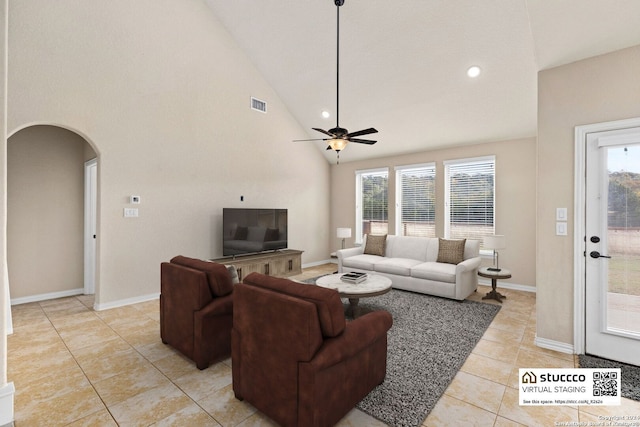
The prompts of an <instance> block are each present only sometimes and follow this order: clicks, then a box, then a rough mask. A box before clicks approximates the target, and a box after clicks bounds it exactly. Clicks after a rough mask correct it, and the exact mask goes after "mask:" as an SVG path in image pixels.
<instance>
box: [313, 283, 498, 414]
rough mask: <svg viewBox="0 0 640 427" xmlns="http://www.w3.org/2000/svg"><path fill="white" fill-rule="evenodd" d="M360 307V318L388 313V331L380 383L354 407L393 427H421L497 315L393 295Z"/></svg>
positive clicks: (491, 309) (482, 306) (486, 307)
mask: <svg viewBox="0 0 640 427" xmlns="http://www.w3.org/2000/svg"><path fill="white" fill-rule="evenodd" d="M309 282H311V283H314V282H312V280H310V281H309ZM343 301H344V302H345V306H346V304H348V302H347V301H346V299H343ZM360 307H361V315H364V314H365V313H367V312H368V311H372V310H380V309H384V310H387V311H389V312H390V313H391V315H392V316H393V327H392V328H391V330H390V331H389V335H388V350H387V376H386V378H385V381H384V383H382V384H381V385H380V386H378V387H376V388H375V389H374V390H373V391H372V392H371V393H369V395H368V396H367V397H366V398H364V399H363V400H362V401H361V402H360V403H359V404H358V405H357V407H358V408H359V409H360V410H362V411H364V412H366V413H367V414H369V415H371V416H373V417H375V418H377V419H379V420H381V421H383V422H385V423H386V424H388V425H390V426H394V427H418V426H420V425H422V422H423V421H424V419H425V418H426V417H427V415H428V414H429V412H431V410H432V409H433V407H434V406H435V404H436V402H437V401H438V399H440V396H442V394H443V393H444V391H445V390H446V389H447V387H448V386H449V384H450V383H451V381H452V380H453V378H454V377H455V375H456V373H457V372H458V371H459V370H460V367H462V365H463V364H464V362H465V360H466V359H467V357H468V356H469V354H470V353H471V351H472V350H473V348H474V347H475V346H476V344H477V343H478V341H479V340H480V338H481V337H482V335H483V334H484V332H485V330H486V329H487V327H488V326H489V324H491V321H492V320H493V318H494V317H495V315H496V314H497V313H498V311H499V310H500V306H497V305H493V304H486V303H480V302H474V301H466V300H465V301H454V300H450V299H446V298H439V297H432V296H429V295H423V294H418V293H414V292H407V291H401V290H397V289H393V290H391V292H389V293H387V294H384V295H381V296H377V297H373V298H364V299H362V300H360Z"/></svg>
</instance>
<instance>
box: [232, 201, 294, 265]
mask: <svg viewBox="0 0 640 427" xmlns="http://www.w3.org/2000/svg"><path fill="white" fill-rule="evenodd" d="M222 228H223V241H222V255H223V256H232V255H242V254H251V253H258V252H265V251H276V250H278V249H286V248H287V210H286V209H244V208H223V209H222Z"/></svg>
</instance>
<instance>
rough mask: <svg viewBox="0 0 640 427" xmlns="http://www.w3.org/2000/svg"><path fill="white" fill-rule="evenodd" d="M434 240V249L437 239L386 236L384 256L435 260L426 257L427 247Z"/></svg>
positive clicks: (423, 260) (434, 258)
mask: <svg viewBox="0 0 640 427" xmlns="http://www.w3.org/2000/svg"><path fill="white" fill-rule="evenodd" d="M432 240H433V241H435V243H436V244H435V245H434V246H436V250H437V243H438V239H435V238H429V237H415V236H393V235H391V236H387V246H386V248H385V256H387V257H389V258H407V259H415V260H419V261H421V262H426V261H435V260H436V257H435V256H434V257H433V259H428V258H427V249H428V248H429V244H430V242H431V241H432Z"/></svg>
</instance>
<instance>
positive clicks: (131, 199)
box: [129, 196, 140, 204]
mask: <svg viewBox="0 0 640 427" xmlns="http://www.w3.org/2000/svg"><path fill="white" fill-rule="evenodd" d="M129 203H134V204H138V203H140V196H129Z"/></svg>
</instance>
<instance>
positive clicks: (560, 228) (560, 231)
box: [556, 222, 567, 236]
mask: <svg viewBox="0 0 640 427" xmlns="http://www.w3.org/2000/svg"><path fill="white" fill-rule="evenodd" d="M566 235H567V223H566V222H556V236H566Z"/></svg>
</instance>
